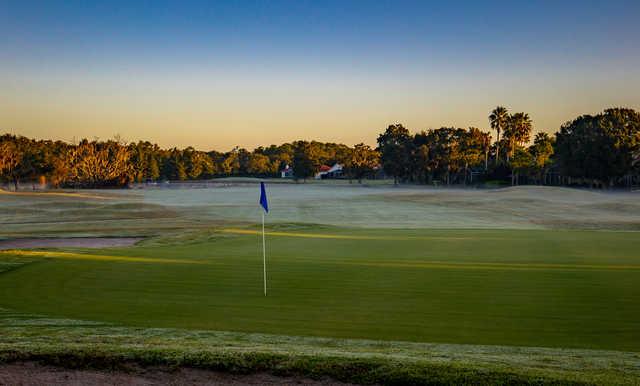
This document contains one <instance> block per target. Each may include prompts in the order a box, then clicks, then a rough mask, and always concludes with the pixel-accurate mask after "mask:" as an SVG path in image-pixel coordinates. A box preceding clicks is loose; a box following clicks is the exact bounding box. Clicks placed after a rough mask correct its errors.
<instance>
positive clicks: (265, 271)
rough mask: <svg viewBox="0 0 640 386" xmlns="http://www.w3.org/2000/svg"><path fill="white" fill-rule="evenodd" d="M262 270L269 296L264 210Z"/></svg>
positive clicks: (265, 294)
mask: <svg viewBox="0 0 640 386" xmlns="http://www.w3.org/2000/svg"><path fill="white" fill-rule="evenodd" d="M262 272H263V281H264V296H267V248H266V246H265V242H264V211H262Z"/></svg>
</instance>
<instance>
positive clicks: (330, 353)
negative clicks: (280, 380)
mask: <svg viewBox="0 0 640 386" xmlns="http://www.w3.org/2000/svg"><path fill="white" fill-rule="evenodd" d="M0 337H1V339H0V363H2V362H12V361H21V360H23V361H24V360H30V361H34V360H35V361H38V362H42V363H46V364H52V365H58V366H65V367H72V368H98V369H124V370H126V369H127V368H129V365H130V364H132V363H138V364H140V365H143V366H145V365H146V366H149V365H166V366H169V367H180V366H189V367H196V368H204V369H212V370H218V371H226V372H232V373H250V372H269V373H273V374H276V375H302V376H307V377H312V378H321V377H327V376H328V377H331V378H333V379H338V380H342V381H347V382H355V383H365V384H366V383H378V384H389V385H393V384H396V385H406V384H452V385H460V384H474V385H478V384H562V385H567V384H615V385H634V384H637V380H638V378H639V377H640V354H636V353H625V352H619V351H602V350H584V349H562V350H560V349H548V348H524V347H507V346H474V345H452V344H432V343H431V344H425V343H407V342H390V341H386V342H385V341H369V340H343V339H330V338H311V337H292V336H281V335H266V334H245V333H233V332H219V331H199V330H180V329H158V328H153V329H146V328H132V327H119V326H113V325H109V324H105V323H93V322H84V321H78V320H69V319H52V318H47V317H43V316H37V315H29V314H21V313H16V312H10V311H8V310H2V309H0Z"/></svg>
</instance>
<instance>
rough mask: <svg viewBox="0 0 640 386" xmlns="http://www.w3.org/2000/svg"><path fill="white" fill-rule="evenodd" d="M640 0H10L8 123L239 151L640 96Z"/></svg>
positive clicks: (1, 113)
mask: <svg viewBox="0 0 640 386" xmlns="http://www.w3.org/2000/svg"><path fill="white" fill-rule="evenodd" d="M639 16H640V1H637V0H634V1H606V2H605V1H589V0H585V1H502V2H490V1H487V2H480V1H437V2H430V1H426V0H425V1H385V0H376V1H347V0H342V1H320V0H318V1H304V0H297V1H176V2H168V1H160V0H158V1H140V2H135V1H122V2H119V1H108V2H106V1H105V2H91V1H51V2H49V1H8V0H0V132H9V133H14V134H20V135H25V136H29V137H35V138H45V139H61V140H65V141H73V140H74V139H75V140H78V139H81V138H89V139H93V138H99V139H108V138H112V137H113V136H114V135H119V136H121V137H122V138H124V139H125V140H127V141H138V140H149V141H152V142H156V143H158V144H160V145H161V146H163V147H173V146H178V147H186V146H193V147H195V148H196V149H200V150H212V149H216V150H220V151H226V150H229V149H231V148H233V147H234V146H236V145H238V146H241V147H246V148H248V149H252V148H254V147H256V146H260V145H269V144H272V143H276V144H278V143H282V142H288V141H292V140H297V139H308V140H310V139H315V140H321V141H332V142H342V143H346V144H349V145H353V144H356V143H360V142H364V143H368V144H371V145H373V144H375V141H376V137H377V135H378V134H379V133H380V132H382V131H383V130H384V129H385V128H386V127H387V126H388V125H389V124H392V123H402V124H404V126H405V127H407V128H409V129H410V130H412V131H419V130H424V129H428V128H438V127H443V126H447V127H450V126H455V127H469V126H475V127H479V128H482V129H488V127H489V126H488V120H487V116H488V115H489V112H490V110H491V109H492V108H494V107H495V106H497V105H504V106H506V107H507V108H508V109H509V110H510V111H513V112H516V111H525V112H528V113H529V114H530V116H531V117H532V119H533V122H534V128H535V130H536V131H547V132H554V131H556V130H558V128H559V127H560V125H561V124H562V123H564V122H566V121H568V120H571V119H573V118H575V117H576V116H578V115H581V114H595V113H598V112H600V111H602V110H604V109H605V108H608V107H614V106H624V107H630V108H635V109H640V23H638V22H637V21H638V17H639Z"/></svg>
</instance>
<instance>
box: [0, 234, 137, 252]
mask: <svg viewBox="0 0 640 386" xmlns="http://www.w3.org/2000/svg"><path fill="white" fill-rule="evenodd" d="M140 240H142V238H141V237H70V238H25V239H9V240H0V250H3V249H31V248H69V247H71V248H110V247H127V246H130V245H133V244H135V243H137V242H138V241H140Z"/></svg>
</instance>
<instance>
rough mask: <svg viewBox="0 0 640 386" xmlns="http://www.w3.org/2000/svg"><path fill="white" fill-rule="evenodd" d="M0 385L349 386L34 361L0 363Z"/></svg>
mask: <svg viewBox="0 0 640 386" xmlns="http://www.w3.org/2000/svg"><path fill="white" fill-rule="evenodd" d="M0 385H23V386H31V385H33V386H35V385H38V386H39V385H78V386H79V385H135V386H147V385H176V386H178V385H231V386H239V385H310V386H326V385H349V384H347V383H341V382H337V381H334V380H330V379H324V380H314V379H309V378H303V377H279V376H274V375H271V374H264V373H259V374H242V375H235V374H227V373H222V372H217V371H208V370H198V369H190V368H181V369H177V370H174V371H171V370H169V369H167V368H162V367H152V368H144V367H139V366H133V367H131V368H130V369H129V371H126V372H125V371H99V370H73V369H65V368H60V367H54V366H46V365H41V364H38V363H35V362H22V363H11V364H0Z"/></svg>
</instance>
